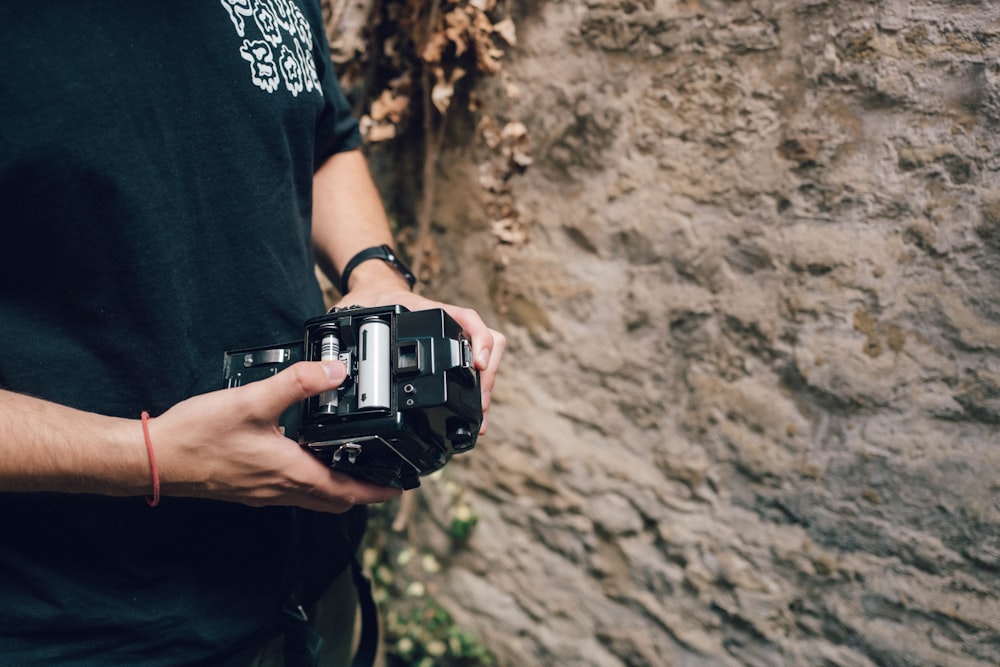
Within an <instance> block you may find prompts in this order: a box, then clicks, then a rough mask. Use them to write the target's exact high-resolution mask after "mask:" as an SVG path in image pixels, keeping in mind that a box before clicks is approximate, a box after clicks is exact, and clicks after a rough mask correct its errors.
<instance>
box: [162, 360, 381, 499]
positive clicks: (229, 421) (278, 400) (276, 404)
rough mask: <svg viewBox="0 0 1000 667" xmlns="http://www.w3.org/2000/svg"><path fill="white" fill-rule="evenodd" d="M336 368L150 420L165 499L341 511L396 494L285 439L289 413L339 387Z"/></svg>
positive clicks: (184, 405) (318, 366)
mask: <svg viewBox="0 0 1000 667" xmlns="http://www.w3.org/2000/svg"><path fill="white" fill-rule="evenodd" d="M345 375H346V370H345V368H344V365H343V364H341V363H340V362H300V363H297V364H295V365H293V366H290V367H289V368H287V369H285V370H284V371H282V372H280V373H278V374H277V375H275V376H274V377H271V378H267V379H266V380H260V381H257V382H251V383H249V384H247V385H244V386H242V387H238V388H235V389H223V390H220V391H216V392H212V393H209V394H203V395H201V396H195V397H193V398H190V399H188V400H185V401H182V402H180V403H178V404H177V405H175V406H174V407H172V408H170V409H169V410H167V411H166V412H165V413H163V415H162V416H160V417H157V418H155V419H152V420H151V421H150V423H149V431H150V439H151V440H152V443H153V449H154V452H155V454H156V460H157V464H158V466H159V469H160V483H161V489H162V491H161V492H162V494H163V495H173V496H196V497H202V498H213V499H216V500H228V501H233V502H239V503H244V504H247V505H253V506H262V505H295V506H298V507H304V508H306V509H312V510H318V511H322V512H344V511H346V510H348V509H350V508H351V507H352V506H354V505H359V504H370V503H379V502H383V501H385V500H388V499H389V498H392V497H394V496H397V495H399V493H401V492H400V491H399V490H398V489H393V488H388V487H382V486H377V485H375V484H371V483H369V482H363V481H360V480H357V479H355V478H353V477H350V476H348V475H345V474H343V473H340V472H337V471H334V470H332V469H330V468H329V467H327V466H326V465H325V464H324V463H322V462H321V461H319V459H317V458H316V457H315V456H313V455H312V454H310V453H309V452H307V451H305V450H304V449H302V447H300V446H299V445H298V444H297V443H295V442H293V441H292V440H290V439H288V438H286V437H285V436H284V435H282V434H281V432H280V431H279V430H278V419H279V417H280V416H281V414H282V413H283V412H284V411H285V410H286V409H287V408H288V407H290V406H292V405H294V404H295V403H298V402H299V401H302V400H304V399H306V398H307V397H309V396H314V395H316V394H319V393H320V392H323V391H326V390H328V389H333V388H335V387H339V386H340V384H341V383H342V382H343V381H344V377H345Z"/></svg>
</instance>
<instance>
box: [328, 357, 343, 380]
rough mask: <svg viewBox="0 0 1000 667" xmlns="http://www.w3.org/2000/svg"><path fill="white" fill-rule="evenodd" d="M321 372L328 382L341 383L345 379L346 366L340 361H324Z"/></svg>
mask: <svg viewBox="0 0 1000 667" xmlns="http://www.w3.org/2000/svg"><path fill="white" fill-rule="evenodd" d="M323 372H324V373H326V377H327V379H329V380H330V382H343V381H344V378H345V377H347V366H345V365H344V364H343V363H342V362H340V361H324V362H323Z"/></svg>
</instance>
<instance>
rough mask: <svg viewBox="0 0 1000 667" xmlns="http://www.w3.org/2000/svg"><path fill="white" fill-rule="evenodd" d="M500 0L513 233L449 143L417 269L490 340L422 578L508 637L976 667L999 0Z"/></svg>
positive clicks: (470, 161) (676, 655) (492, 634)
mask: <svg viewBox="0 0 1000 667" xmlns="http://www.w3.org/2000/svg"><path fill="white" fill-rule="evenodd" d="M512 9H513V11H514V12H515V14H514V19H515V23H516V25H517V27H518V47H517V48H516V49H513V50H512V51H511V52H509V53H508V55H507V57H506V58H505V63H504V67H505V82H506V83H507V84H509V85H508V88H513V87H515V86H516V89H517V91H519V92H518V96H517V97H513V98H511V97H503V96H501V95H500V94H499V86H498V84H497V82H496V81H490V80H484V82H483V85H482V88H483V90H482V91H480V92H481V94H482V96H483V98H484V99H485V104H487V105H493V108H499V109H506V111H505V112H504V113H505V114H507V115H508V116H509V119H511V120H517V121H520V122H522V123H524V124H525V126H526V127H527V129H528V132H529V133H530V136H531V146H532V152H533V157H534V163H533V164H532V165H531V167H530V168H528V169H527V171H525V172H524V173H523V174H522V175H517V176H515V177H514V178H513V179H512V180H510V185H511V194H512V197H513V200H514V201H515V202H516V207H517V211H518V212H519V215H520V217H521V220H522V221H523V222H524V223H525V224H526V225H527V228H528V230H529V234H530V241H529V242H528V243H527V244H526V245H524V246H522V247H518V248H515V249H514V250H512V251H511V252H509V253H507V255H506V258H507V260H506V261H507V262H508V264H507V266H506V267H505V268H503V269H502V270H500V271H498V272H497V273H496V274H494V273H491V265H492V263H493V262H494V260H495V254H494V253H495V249H494V243H495V242H494V240H493V237H492V236H491V233H490V230H489V229H488V228H487V227H486V224H485V222H484V220H485V219H486V214H485V212H484V207H485V205H486V204H485V202H486V200H487V197H486V195H483V194H482V190H481V187H480V185H479V183H480V181H479V177H480V172H479V171H478V166H477V165H480V164H482V163H483V162H484V161H485V160H486V159H487V158H486V157H485V156H486V154H487V153H486V149H485V148H484V147H483V146H482V145H481V144H476V143H475V142H469V145H464V146H455V145H453V146H452V147H451V148H450V149H449V150H448V151H446V153H445V155H444V156H443V158H442V161H441V173H440V180H439V183H438V190H439V192H440V195H439V202H438V207H437V215H436V218H435V224H436V228H437V229H438V230H439V231H440V235H439V239H438V242H439V245H440V246H441V248H442V257H444V258H445V259H444V260H443V264H442V271H443V273H442V275H441V277H440V279H439V280H438V281H437V282H435V283H434V284H432V285H431V286H430V290H431V291H432V292H433V293H434V294H435V295H436V296H439V297H442V298H447V299H454V300H457V301H462V302H469V303H472V304H473V305H476V306H477V307H478V308H480V309H481V310H482V311H483V312H484V313H485V314H486V315H487V316H488V317H489V318H491V319H492V321H493V322H495V323H497V324H499V327H500V328H502V329H504V330H505V332H506V333H507V334H508V336H509V338H510V348H509V352H508V356H507V358H506V363H505V368H504V369H503V374H502V377H501V379H500V383H499V386H498V387H497V390H496V394H495V399H494V400H495V407H494V409H493V413H492V418H491V426H490V432H489V434H488V436H487V437H486V438H484V439H482V440H481V442H480V444H479V446H478V447H477V449H476V450H475V451H474V452H472V453H470V454H468V455H463V456H461V457H459V458H458V459H456V460H455V461H454V462H453V464H452V465H450V466H449V467H448V469H447V474H446V477H447V478H448V479H451V480H453V481H455V482H457V483H458V485H459V487H461V488H462V489H464V491H463V493H464V497H465V498H466V499H467V500H468V501H469V502H470V503H471V505H472V507H473V509H474V510H475V511H476V512H477V513H478V514H479V516H480V519H479V523H478V525H477V526H476V528H475V530H474V532H473V533H472V535H471V537H470V539H469V540H468V542H467V543H466V544H464V545H462V546H460V547H459V546H456V545H454V544H453V543H452V542H451V541H449V540H447V539H445V536H444V535H445V527H443V524H442V519H441V518H440V517H442V516H447V513H448V506H449V505H448V503H449V502H450V500H449V499H450V498H451V497H452V496H451V495H450V494H449V492H446V491H445V487H446V484H445V482H444V481H443V480H440V479H437V480H435V479H431V480H428V481H427V482H425V484H424V487H423V488H422V490H421V491H419V492H418V508H417V511H415V512H414V514H413V517H412V518H411V526H410V531H409V534H410V536H411V539H412V540H413V541H414V542H415V543H416V545H417V547H418V548H420V549H422V550H427V551H431V552H433V553H435V554H436V555H437V556H438V558H439V560H440V561H441V563H442V564H443V566H444V567H443V568H442V569H441V571H439V572H435V573H425V574H424V575H423V576H424V578H425V580H426V583H427V585H428V587H429V590H432V591H433V592H434V593H435V595H436V596H437V598H438V599H439V600H440V601H442V602H443V604H444V605H445V606H446V607H447V608H448V610H449V611H450V612H451V613H452V614H453V616H454V617H455V619H456V620H457V621H458V622H459V623H460V624H462V625H463V626H465V627H467V628H469V629H471V630H473V631H474V632H476V634H477V635H478V636H479V637H480V638H481V639H482V641H483V642H485V643H486V645H487V646H488V647H489V648H490V649H491V650H492V651H493V652H494V653H495V654H496V655H497V657H498V658H499V660H500V663H501V664H502V665H518V666H520V665H576V666H581V667H588V666H599V667H605V666H606V667H619V666H622V665H626V666H629V667H638V666H652V665H681V666H683V665H777V664H806V665H845V666H858V667H861V666H867V665H917V664H919V665H968V666H973V665H983V666H984V665H994V664H998V663H1000V602H998V600H1000V356H998V352H1000V297H998V289H997V287H998V283H1000V175H998V170H1000V5H997V4H996V3H993V2H987V1H981V2H975V1H964V2H945V1H943V0H941V1H930V0H918V1H914V2H906V1H903V0H885V1H883V2H875V3H871V2H859V1H851V0H844V1H841V2H827V1H824V0H807V1H802V0H795V1H792V0H746V1H732V0H730V1H722V0H701V1H698V0H688V1H682V0H675V1H671V0H586V1H575V0H574V1H569V0H565V1H561V2H560V1H557V0H547V1H543V0H536V1H535V2H528V3H513V6H512ZM458 258H461V260H459V259H458Z"/></svg>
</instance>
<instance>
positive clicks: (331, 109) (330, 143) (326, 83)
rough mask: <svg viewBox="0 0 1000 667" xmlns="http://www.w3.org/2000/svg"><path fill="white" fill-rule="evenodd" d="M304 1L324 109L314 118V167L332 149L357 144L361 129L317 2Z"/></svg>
mask: <svg viewBox="0 0 1000 667" xmlns="http://www.w3.org/2000/svg"><path fill="white" fill-rule="evenodd" d="M303 4H304V5H306V7H305V8H304V9H305V10H306V13H307V14H308V20H309V23H310V25H311V26H312V33H313V51H314V54H313V55H314V59H315V61H316V74H317V77H318V78H319V81H320V85H321V86H322V90H323V102H324V104H323V110H322V112H320V115H319V117H318V118H317V119H316V144H315V155H314V162H313V164H314V168H315V169H318V168H319V166H320V165H321V164H323V162H325V161H326V159H327V158H329V157H330V156H331V155H333V154H334V153H340V152H343V151H349V150H353V149H355V148H358V147H359V146H360V145H361V130H360V129H359V127H358V121H357V119H356V118H354V115H353V113H352V110H351V105H350V103H349V102H348V101H347V97H346V96H345V95H344V91H343V90H342V89H341V87H340V82H339V81H338V79H337V72H336V70H335V69H334V66H333V61H332V60H331V59H330V44H329V42H328V41H327V38H326V29H325V27H324V25H323V18H322V10H321V9H320V3H319V2H318V1H316V2H312V1H307V2H304V3H303Z"/></svg>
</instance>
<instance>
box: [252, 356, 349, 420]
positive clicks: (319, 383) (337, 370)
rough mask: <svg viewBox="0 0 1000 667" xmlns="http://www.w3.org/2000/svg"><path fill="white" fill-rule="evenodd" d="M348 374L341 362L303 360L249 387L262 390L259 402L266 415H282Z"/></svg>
mask: <svg viewBox="0 0 1000 667" xmlns="http://www.w3.org/2000/svg"><path fill="white" fill-rule="evenodd" d="M345 377H347V368H346V367H345V366H344V364H342V363H341V362H339V361H300V362H298V363H296V364H292V365H291V366H289V367H288V368H286V369H285V370H283V371H281V372H280V373H278V374H277V375H275V376H274V377H270V378H267V379H266V380H261V381H259V382H252V383H250V384H248V385H245V388H246V389H253V390H254V391H256V392H257V393H258V396H257V398H256V405H257V406H258V407H259V409H260V410H261V412H262V413H263V414H274V415H280V414H281V413H282V412H284V411H285V410H286V409H288V408H289V407H290V406H292V405H294V404H295V403H298V402H299V401H303V400H305V399H307V398H309V397H310V396H315V395H317V394H319V393H321V392H324V391H327V390H329V389H335V388H337V387H339V386H340V385H341V384H342V383H343V382H344V378H345Z"/></svg>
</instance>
